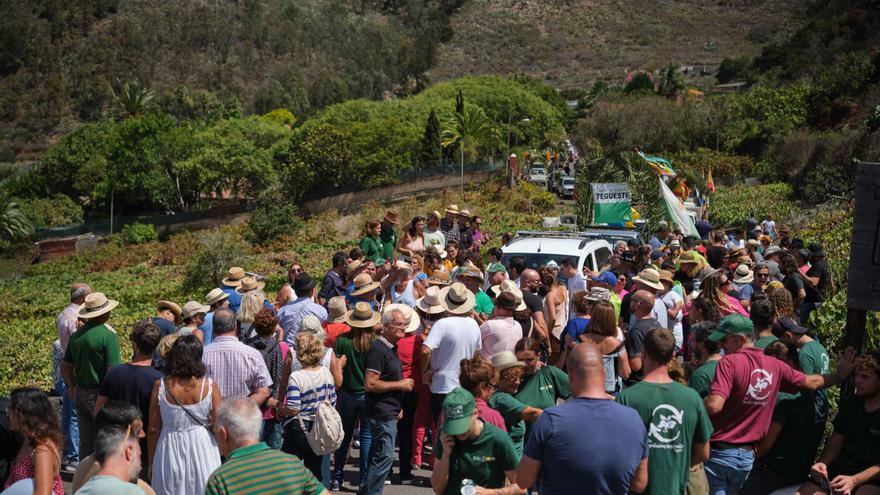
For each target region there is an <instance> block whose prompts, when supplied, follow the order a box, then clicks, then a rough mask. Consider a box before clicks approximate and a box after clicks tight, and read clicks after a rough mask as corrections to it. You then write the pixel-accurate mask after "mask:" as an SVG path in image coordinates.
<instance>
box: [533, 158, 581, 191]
mask: <svg viewBox="0 0 880 495" xmlns="http://www.w3.org/2000/svg"><path fill="white" fill-rule="evenodd" d="M527 180H528V181H529V183H531V184H534V185H536V186H538V187H541V188H544V189H547V190H548V191H550V192H552V193H555V194H556V195H557V196H559V197H561V198H564V199H572V198H574V177H572V176H570V175H568V174H566V173H565V171H563V170H554V171H553V172H552V173H549V174H548V173H547V169H546V168H544V165H542V164H541V163H540V162H535V163H533V164H532V165H531V167H529V172H528V177H527Z"/></svg>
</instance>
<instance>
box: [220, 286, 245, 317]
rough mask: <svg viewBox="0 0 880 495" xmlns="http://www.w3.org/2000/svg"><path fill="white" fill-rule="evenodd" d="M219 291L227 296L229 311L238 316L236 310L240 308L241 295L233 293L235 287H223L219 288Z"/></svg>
mask: <svg viewBox="0 0 880 495" xmlns="http://www.w3.org/2000/svg"><path fill="white" fill-rule="evenodd" d="M220 290H222V291H223V292H224V293H225V294H227V295H229V298H228V301H229V309H231V310H232V312H233V313H235V314H238V308H240V307H241V294H239V293H238V292H235V287H227V286H225V285H224V286H222V287H220Z"/></svg>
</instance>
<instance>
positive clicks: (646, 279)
mask: <svg viewBox="0 0 880 495" xmlns="http://www.w3.org/2000/svg"><path fill="white" fill-rule="evenodd" d="M632 279H633V282H640V283H642V284H644V285H647V286H648V287H650V288H652V289H657V290H663V289H664V287H663V284H662V283H661V282H660V274H659V273H658V272H657V270H655V269H653V268H645V269H644V270H642V271H640V272H639V274H638V275H636V276H635V277H633V278H632Z"/></svg>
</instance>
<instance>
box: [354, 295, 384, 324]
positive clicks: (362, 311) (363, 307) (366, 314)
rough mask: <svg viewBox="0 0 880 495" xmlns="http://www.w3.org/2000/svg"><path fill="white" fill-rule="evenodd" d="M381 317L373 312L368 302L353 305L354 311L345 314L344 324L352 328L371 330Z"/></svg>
mask: <svg viewBox="0 0 880 495" xmlns="http://www.w3.org/2000/svg"><path fill="white" fill-rule="evenodd" d="M381 319H382V316H381V315H380V314H379V313H377V312H375V311H373V308H371V307H370V303H368V302H364V301H361V302H358V303H355V305H354V309H350V310H348V311H346V312H345V322H346V323H348V326H350V327H353V328H373V327H374V326H376V324H377V323H379V321H380V320H381Z"/></svg>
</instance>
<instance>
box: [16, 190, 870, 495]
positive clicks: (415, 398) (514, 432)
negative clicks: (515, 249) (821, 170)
mask: <svg viewBox="0 0 880 495" xmlns="http://www.w3.org/2000/svg"><path fill="white" fill-rule="evenodd" d="M481 226H482V220H481V218H480V217H479V216H476V215H471V214H470V213H469V212H468V211H467V210H465V209H459V208H458V206H456V205H449V206H448V207H447V208H446V209H445V211H444V214H443V215H441V214H440V213H439V212H437V211H431V212H428V214H427V215H426V216H424V217H422V216H416V217H414V218H412V220H411V221H410V222H409V223H408V224H407V225H405V226H400V219H399V217H398V215H397V214H396V213H395V212H392V211H389V212H388V213H386V214H385V215H384V217H383V218H382V219H380V220H370V221H368V222H367V223H366V225H365V229H364V236H363V238H362V239H361V241H360V242H359V244H358V246H357V247H355V248H353V249H351V251H350V252H348V253H344V252H338V253H336V254H334V255H333V257H332V259H331V260H329V261H330V263H329V265H330V266H329V269H328V271H327V272H326V273H325V274H324V276H323V280H322V283H321V284H320V287H319V286H318V284H317V281H316V279H315V278H313V277H312V276H311V275H310V274H308V273H306V272H305V271H304V270H303V267H302V266H301V265H300V264H298V263H293V264H292V265H291V266H290V268H289V272H288V278H289V283H288V284H286V285H285V286H283V287H282V288H281V289H280V290H279V291H278V292H277V296H276V298H275V301H270V300H269V299H268V297H267V294H266V292H265V291H264V289H265V284H264V282H263V281H262V280H260V278H259V277H258V276H255V275H253V274H250V273H248V272H247V271H246V270H245V269H243V268H242V267H231V268H229V271H228V276H226V277H225V278H224V279H223V281H222V284H221V285H220V287H217V288H214V289H212V290H211V291H210V292H208V293H207V294H206V296H205V299H204V301H188V302H186V303H185V304H183V306H182V307H181V306H179V305H178V304H176V303H174V302H172V301H164V300H163V301H158V303H157V304H156V313H155V315H151V316H147V317H145V318H143V319H142V320H140V321H138V322H137V323H135V324H134V326H133V328H132V330H131V331H130V332H128V333H129V339H130V341H131V345H132V354H133V355H132V357H131V359H130V361H129V362H125V363H123V362H122V356H121V353H120V346H119V337H118V335H117V333H116V331H115V329H114V328H113V327H112V326H111V325H110V322H111V318H112V312H113V310H114V309H115V308H116V306H117V305H118V303H117V301H114V300H113V299H111V298H109V297H108V296H106V295H105V294H103V293H100V292H93V291H92V289H91V288H90V287H89V286H88V285H85V284H82V283H78V284H74V285H73V286H72V287H71V290H70V305H69V306H68V307H66V308H64V310H63V311H61V313H60V314H59V316H58V319H57V322H56V323H57V330H58V341H56V342H55V352H54V357H55V362H56V376H55V391H56V393H57V394H59V395H60V396H61V397H62V410H61V415H60V418H59V417H57V415H55V414H53V413H52V406H51V405H50V401H49V396H48V395H47V394H46V393H45V392H43V391H41V390H38V389H34V388H20V389H16V390H15V391H13V392H12V394H11V397H10V405H9V408H8V414H9V417H10V423H11V427H12V429H14V430H16V431H17V432H19V433H20V434H21V438H22V439H23V442H22V445H21V448H20V449H19V450H18V453H17V455H16V456H15V458H14V461H13V463H12V469H11V472H10V475H9V476H8V478H7V480H6V482H5V486H4V488H5V489H6V491H4V492H3V495H6V494H7V493H8V494H18V493H39V494H44V493H55V494H62V493H63V492H64V489H63V485H62V482H61V478H60V473H61V471H69V472H74V473H75V474H74V481H73V490H74V493H77V494H87V495H91V494H144V493H145V494H153V493H156V494H159V495H166V494H200V493H205V494H210V495H214V494H233V493H234V494H249V493H254V494H256V493H294V494H297V493H305V494H318V493H326V492H327V491H328V490H332V491H338V490H341V489H344V487H345V482H346V480H345V479H344V476H343V475H344V472H345V467H346V465H348V464H349V463H351V462H353V460H354V456H352V455H351V454H352V447H354V449H355V450H357V451H358V452H359V454H358V455H357V461H356V466H353V468H354V469H356V470H357V476H355V477H354V479H351V478H349V479H348V480H347V481H348V482H349V483H351V489H356V490H357V491H358V493H360V494H365V495H378V494H381V493H382V492H383V490H384V487H385V486H386V485H388V484H390V483H392V482H394V483H399V484H404V485H414V486H420V485H425V484H427V483H429V484H430V487H431V488H432V489H433V491H434V492H435V493H437V494H458V493H462V494H465V493H468V494H474V493H481V494H488V493H491V494H522V493H526V492H527V491H531V492H538V493H541V494H542V495H554V494H572V493H597V494H616V495H617V494H624V493H628V492H633V493H654V494H683V493H687V494H707V493H711V494H736V493H742V494H769V493H772V492H773V491H774V490H776V489H779V488H783V487H787V486H793V485H799V486H800V488H799V489H798V493H805V494H819V493H847V494H848V493H854V494H859V495H866V494H875V493H880V354H878V353H874V354H870V353H865V354H862V355H860V356H856V355H855V353H854V352H853V350H852V349H847V350H846V351H845V352H844V353H843V354H842V355H841V356H840V358H839V359H838V361H837V367H836V370H834V371H833V372H832V371H831V369H830V361H831V359H830V357H829V355H828V352H827V351H826V349H825V347H824V346H823V344H822V342H820V341H819V340H818V339H817V338H816V336H811V335H810V334H809V332H808V330H807V329H806V327H805V324H806V321H807V319H808V318H810V315H811V314H812V313H813V311H815V310H816V309H818V308H820V307H821V305H822V303H823V301H824V298H825V297H828V296H829V295H830V290H831V288H832V286H833V281H832V279H831V272H830V270H829V267H828V262H827V260H826V259H825V253H824V250H823V247H822V246H821V245H820V244H818V243H815V242H813V243H808V244H806V245H805V244H804V242H803V241H801V240H799V239H797V238H793V237H791V232H790V231H789V230H788V229H787V228H786V227H785V226H784V225H781V226H779V228H777V227H776V225H775V223H773V222H772V220H769V219H768V220H765V221H764V222H762V223H761V224H758V222H757V221H754V220H750V221H749V222H747V225H746V226H745V228H744V229H736V230H735V231H730V232H725V231H721V230H714V229H712V226H711V225H710V224H708V222H707V221H706V220H705V219H703V220H701V221H700V222H699V223H698V225H697V227H698V229H699V230H700V232H701V235H702V237H703V238H700V239H697V238H695V237H689V236H683V235H681V234H680V233H679V232H677V231H675V230H672V229H669V228H668V227H666V226H661V227H660V228H659V229H658V230H657V231H656V232H655V233H652V235H651V236H650V238H649V239H648V241H647V242H645V243H640V242H638V241H631V242H618V243H617V244H616V245H615V246H614V253H613V256H612V257H611V258H610V259H609V260H608V264H607V266H604V267H602V269H601V270H600V271H598V272H594V271H591V270H589V269H582V268H581V267H580V263H579V261H578V260H577V259H570V258H566V259H559V260H551V261H549V262H548V263H547V264H546V265H543V266H529V262H528V260H527V259H526V258H525V257H523V256H514V257H512V258H510V259H507V258H503V256H502V253H501V251H500V250H499V249H497V248H493V249H486V248H485V244H486V242H487V241H488V240H489V236H488V235H487V234H486V233H484V232H483V231H482V230H481V228H482V227H481ZM509 236H510V234H506V235H504V236H503V238H502V240H503V241H506V240H507V239H508V238H509ZM502 261H503V263H502ZM853 372H854V382H855V394H854V395H852V396H850V397H847V398H845V399H843V400H841V402H840V406H839V410H838V413H837V416H836V417H835V418H834V420H833V433H832V434H831V436H830V437H829V438H827V439H825V442H824V448H823V449H822V452H821V453H820V452H819V447H820V445H822V441H823V436H824V433H825V428H826V422H827V420H828V409H829V407H828V404H829V398H828V395H827V393H826V391H825V390H826V389H827V388H829V387H831V386H834V385H837V384H839V383H841V382H842V381H843V380H845V379H846V378H848V377H849V376H850V375H851V374H853ZM396 448H397V449H398V453H397V454H395V449H396ZM817 455H818V460H817ZM395 460H397V466H398V467H397V473H396V474H395V473H393V470H394V469H393V468H394V465H395ZM420 469H429V470H431V476H430V480H425V479H420V478H418V477H416V476H414V471H416V470H420Z"/></svg>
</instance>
